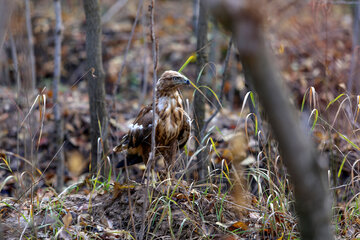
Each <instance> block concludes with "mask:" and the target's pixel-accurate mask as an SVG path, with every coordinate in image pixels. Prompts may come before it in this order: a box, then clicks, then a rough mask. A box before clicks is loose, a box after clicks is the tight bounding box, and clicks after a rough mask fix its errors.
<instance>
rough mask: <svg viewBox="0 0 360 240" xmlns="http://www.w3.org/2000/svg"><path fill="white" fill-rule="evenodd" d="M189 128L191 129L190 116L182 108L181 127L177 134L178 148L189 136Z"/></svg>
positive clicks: (183, 144)
mask: <svg viewBox="0 0 360 240" xmlns="http://www.w3.org/2000/svg"><path fill="white" fill-rule="evenodd" d="M190 130H191V118H190V117H189V115H188V114H187V113H186V112H185V110H183V122H182V128H181V130H180V133H179V136H178V145H179V148H180V149H181V148H183V147H184V146H185V145H186V143H187V141H188V139H189V136H190Z"/></svg>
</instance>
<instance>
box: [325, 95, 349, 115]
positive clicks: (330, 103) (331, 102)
mask: <svg viewBox="0 0 360 240" xmlns="http://www.w3.org/2000/svg"><path fill="white" fill-rule="evenodd" d="M344 95H345V94H344V93H342V94H340V95H339V96H337V97H336V98H334V99H333V100H331V101H330V102H329V104H328V105H327V106H326V108H325V111H326V110H327V109H328V108H329V107H330V106H331V105H332V104H333V103H334V102H336V101H337V100H338V99H339V98H341V97H342V96H344Z"/></svg>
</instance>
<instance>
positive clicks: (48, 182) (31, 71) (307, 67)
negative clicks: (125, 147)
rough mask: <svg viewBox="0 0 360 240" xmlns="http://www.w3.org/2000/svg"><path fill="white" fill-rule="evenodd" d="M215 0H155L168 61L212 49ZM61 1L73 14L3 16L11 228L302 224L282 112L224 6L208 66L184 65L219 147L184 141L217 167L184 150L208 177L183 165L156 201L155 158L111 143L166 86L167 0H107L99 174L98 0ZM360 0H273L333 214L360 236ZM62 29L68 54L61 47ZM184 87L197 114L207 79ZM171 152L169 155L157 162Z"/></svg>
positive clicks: (248, 228) (71, 232)
mask: <svg viewBox="0 0 360 240" xmlns="http://www.w3.org/2000/svg"><path fill="white" fill-rule="evenodd" d="M200 1H202V0H192V1H190V0H188V1H175V0H157V1H155V2H156V4H155V7H154V8H153V11H154V23H155V24H154V25H153V31H154V34H155V36H156V51H157V54H158V64H157V65H158V66H157V75H158V76H160V75H161V74H162V73H163V72H164V71H166V70H169V69H172V70H176V71H177V70H179V69H180V68H181V66H183V64H184V63H185V62H186V61H187V60H188V58H189V57H190V56H196V53H199V49H198V48H197V42H198V41H199V39H198V38H199V34H198V33H199V32H198V21H199V10H200V6H201V4H199V2H200ZM0 2H1V1H0ZM55 2H57V1H55ZM58 2H61V17H62V23H61V28H60V29H59V28H57V27H56V11H55V7H54V6H55V5H54V1H49V0H25V1H13V2H11V3H9V2H8V3H7V7H5V8H3V7H1V9H0V12H1V13H2V15H3V16H4V17H1V18H0V19H1V21H2V22H0V24H4V26H7V28H6V27H4V29H7V31H5V33H3V34H0V43H1V41H2V40H3V46H2V48H1V49H0V154H1V155H0V157H1V161H0V219H1V222H2V223H3V224H2V225H1V224H0V231H1V228H2V230H3V231H4V233H5V234H7V235H4V236H7V237H13V238H14V239H17V238H19V236H28V237H29V238H31V237H34V236H36V237H39V238H41V237H49V236H54V235H57V236H58V237H61V238H64V239H72V238H76V237H84V238H86V237H88V238H99V239H116V238H123V239H132V238H135V239H137V238H139V239H140V238H142V237H144V236H146V238H152V237H154V238H157V237H160V236H166V237H168V238H169V239H174V238H176V239H181V236H186V238H188V239H190V238H194V239H197V238H199V239H202V238H205V239H207V238H211V239H214V238H215V239H216V238H217V237H219V238H220V237H223V238H220V239H240V238H241V237H242V238H245V239H248V238H251V237H253V238H254V239H297V238H299V236H300V235H299V229H298V225H297V223H296V221H297V219H296V217H295V216H296V214H295V211H294V195H293V192H292V190H293V189H292V186H291V183H290V182H289V176H288V172H287V169H286V167H285V166H284V165H283V161H282V159H281V157H280V154H279V150H278V144H277V142H276V141H275V139H274V136H273V135H272V133H271V129H270V126H269V125H268V123H267V116H266V114H264V112H263V108H262V107H261V105H260V103H259V100H258V97H257V95H256V93H255V92H254V89H253V87H252V86H251V81H250V82H249V80H248V79H247V78H248V77H247V72H246V69H244V67H243V65H242V63H241V61H240V56H239V53H238V50H237V48H236V45H234V43H233V41H232V37H231V33H230V32H228V31H227V30H225V29H224V28H223V27H222V26H221V25H219V24H218V23H217V22H216V20H215V19H214V17H212V16H211V15H210V14H209V16H208V18H207V19H206V22H207V28H208V29H207V33H206V36H205V39H206V44H205V45H204V47H203V48H202V49H201V50H204V52H205V54H206V60H205V62H204V64H203V65H202V69H203V71H201V73H200V74H199V71H198V68H197V65H196V64H197V63H196V61H197V60H199V59H196V57H194V58H193V59H192V61H191V62H190V63H189V64H188V65H187V66H186V67H185V68H184V70H182V73H183V74H184V75H186V76H187V77H188V78H189V79H190V80H191V81H192V82H193V83H195V84H196V85H197V86H200V85H201V86H202V87H200V90H201V91H202V92H203V95H204V96H201V98H203V100H204V102H205V125H206V127H205V130H204V132H203V137H204V138H203V139H202V142H201V144H200V145H201V147H204V148H203V149H201V148H200V147H199V146H198V145H199V144H196V141H197V139H196V138H195V137H194V135H195V133H194V132H192V134H191V138H190V141H189V142H188V144H187V148H186V151H185V153H183V154H182V155H181V156H183V157H184V159H185V160H187V161H189V159H190V160H192V159H193V158H194V159H196V158H199V156H202V158H204V159H206V162H207V163H208V164H206V165H205V166H206V168H203V169H205V171H206V173H205V175H206V176H205V179H204V178H203V177H202V175H201V174H199V173H198V172H196V171H195V172H193V170H196V169H197V165H196V164H199V162H197V161H192V162H191V164H189V165H186V161H185V160H184V161H185V164H183V165H181V166H180V170H179V171H178V172H177V173H178V176H180V175H182V174H185V175H186V177H187V180H189V181H190V182H192V183H193V185H192V184H190V182H187V183H186V182H185V181H184V182H182V181H183V180H184V179H181V181H180V180H179V181H178V182H177V183H175V184H174V185H175V186H174V185H172V186H167V185H166V184H162V183H161V182H160V183H159V182H157V183H152V186H153V187H154V188H153V190H152V192H151V193H152V194H151V197H153V198H154V199H156V200H150V202H149V206H148V207H149V208H148V209H147V210H146V211H148V212H147V213H145V211H143V208H142V206H143V204H144V202H146V201H145V199H146V197H144V196H146V194H149V190H148V188H145V187H144V186H143V185H141V184H140V182H141V181H142V177H143V174H144V170H145V166H144V165H143V164H142V165H139V166H134V167H130V168H129V169H126V171H125V170H124V169H116V168H115V167H114V166H115V165H116V163H117V162H118V161H119V159H121V156H120V155H115V154H113V153H112V151H111V149H112V148H113V147H114V146H115V145H116V144H118V143H119V142H120V139H121V137H122V136H123V135H124V134H126V133H127V131H128V130H129V126H130V124H131V123H132V122H133V120H134V118H135V117H136V115H137V114H138V112H139V110H140V108H141V107H142V106H144V105H146V104H150V103H151V102H152V90H153V89H152V86H153V82H152V81H153V71H154V70H153V69H154V61H153V50H152V40H151V29H150V27H151V26H152V24H151V11H150V7H149V5H150V4H151V2H152V1H148V0H144V1H143V0H102V1H100V15H101V27H102V32H101V34H102V35H101V43H102V47H101V49H102V64H103V68H104V74H105V75H104V82H105V85H104V86H105V106H106V111H107V117H108V127H107V132H108V133H107V139H106V140H107V145H108V146H106V147H104V149H105V150H106V151H104V152H102V154H104V155H105V156H106V157H105V158H104V157H103V158H102V160H103V161H104V162H106V163H105V165H106V164H108V165H107V166H108V169H107V172H108V173H109V171H110V174H109V177H108V179H102V180H100V179H98V176H96V174H95V176H90V175H89V172H90V171H91V169H90V168H89V167H90V163H93V162H92V161H91V139H90V128H91V127H90V126H91V122H90V114H89V111H90V110H89V100H91V99H89V94H88V84H87V79H88V77H89V76H90V77H91V76H92V75H93V76H94V75H95V77H96V74H94V70H93V69H91V68H88V66H87V63H86V57H87V53H86V44H85V43H86V30H85V28H86V26H85V25H86V24H85V13H84V6H83V2H82V1H58ZM359 4H360V2H358V1H341V0H334V1H322V0H311V1H308V2H306V3H301V2H300V1H285V0H276V1H264V3H263V6H261V7H260V6H259V9H260V12H261V14H263V18H264V19H265V20H264V29H265V30H264V31H265V36H266V39H267V42H266V44H267V45H268V46H269V48H270V49H271V50H272V52H273V55H274V59H273V62H274V63H275V65H276V66H277V67H278V69H279V72H280V73H281V76H282V78H283V79H284V80H285V81H284V83H285V85H286V87H287V88H288V89H289V92H290V96H291V99H290V101H291V102H292V104H293V106H294V107H295V108H296V109H297V113H298V115H297V117H298V118H299V119H301V124H302V125H303V126H305V127H306V129H307V134H308V135H311V138H312V139H313V140H314V143H315V144H316V147H317V149H318V151H319V152H320V153H321V154H322V155H323V156H326V159H328V165H329V167H328V168H327V169H328V171H327V184H328V186H327V187H328V188H329V190H330V196H331V199H332V200H333V204H332V216H333V217H332V225H333V226H334V227H333V230H334V232H335V233H336V235H337V236H338V238H339V239H357V238H360V209H359V203H360V198H359V190H360V185H359V171H360V164H359V159H360V157H359V153H360V142H359V139H360V138H359V131H358V129H359V121H360V120H359V112H360V95H359V91H360V71H359V69H360V68H359V63H360V62H359V48H358V45H359V43H360V5H359ZM4 6H5V5H4ZM7 10H9V11H7ZM11 10H12V11H11ZM7 12H8V13H7ZM11 12H12V14H11ZM6 15H9V16H8V17H7V16H6ZM59 31H60V32H61V48H59V49H60V55H61V61H60V65H59V62H58V63H56V61H57V60H56V59H57V58H56V46H57V44H56V41H57V40H56V39H57V33H59ZM0 33H1V32H0ZM2 35H3V36H2ZM1 38H3V39H1ZM0 46H1V45H0ZM55 69H59V70H58V71H57V70H55ZM56 75H58V80H57V81H58V83H57V84H56V83H55V84H54V82H55V80H54V79H56ZM54 76H55V77H54ZM200 79H201V80H200ZM200 83H201V84H200ZM54 86H57V87H55V88H54ZM204 86H206V87H204ZM181 91H182V94H183V96H184V99H188V108H187V111H188V113H189V114H190V116H191V118H193V114H192V112H193V109H194V107H195V108H196V106H195V105H196V103H195V102H194V101H193V100H194V95H195V89H194V88H193V87H188V88H183V89H181ZM54 95H56V98H54ZM205 98H206V100H205ZM54 99H55V100H54ZM218 101H221V105H222V107H221V106H220V105H219V103H218ZM57 107H59V108H58V110H56V108H57ZM56 111H59V115H58V116H56ZM57 120H59V123H57ZM194 124H196V123H193V125H194ZM59 129H60V131H59ZM58 134H59V135H60V136H61V141H59V137H58ZM101 141H105V140H103V139H102V140H101ZM100 145H101V144H100ZM109 149H110V150H109ZM199 149H201V150H203V152H205V156H204V155H201V153H200V152H201V150H199ZM204 149H207V150H208V151H205V150H204ZM184 155H185V156H184ZM192 157H193V158H192ZM60 158H63V159H64V163H65V166H64V167H63V168H61V167H60V165H59V164H62V162H61V161H60V160H59V159H60ZM91 167H94V166H91ZM161 167H162V163H161V162H160V163H158V164H157V166H156V168H161ZM59 169H60V172H59ZM89 169H90V170H89ZM57 171H58V172H57ZM60 175H61V176H63V177H64V179H61V178H59V176H60ZM105 175H106V174H105ZM129 179H130V180H129ZM233 179H236V180H237V181H238V182H236V180H233ZM59 181H60V182H61V184H60V187H59ZM136 182H138V183H136ZM235 183H236V184H235ZM157 184H158V185H157ZM150 185H151V184H150ZM170 185H171V184H170ZM236 185H241V186H243V187H240V188H238V187H236ZM55 189H56V190H55ZM29 191H30V192H29ZM60 193H61V194H60ZM144 194H145V195H144ZM149 198H150V197H149ZM35 199H37V200H35ZM116 199H117V200H116ZM150 199H151V198H150ZM129 202H130V203H129ZM194 202H196V204H194ZM175 203H176V204H175ZM232 203H234V204H232ZM110 205H111V206H110ZM144 206H145V205H144ZM239 206H241V207H243V208H241V207H239ZM244 206H245V207H244ZM91 207H93V210H92V211H91V210H89V209H91ZM234 208H236V209H235V210H234ZM239 209H240V210H239ZM45 216H50V217H45ZM144 216H146V217H144ZM143 219H146V221H147V222H146V224H147V225H146V226H147V227H148V228H146V229H145V230H144V229H143V228H142V227H141V224H139V223H140V222H141V221H143V222H142V224H143V225H144V224H145V222H144V221H145V220H143ZM30 223H32V224H30ZM18 226H20V228H19V227H18ZM34 226H37V227H39V228H36V227H34ZM89 226H91V227H89ZM64 229H65V230H66V231H64ZM150 229H151V230H150ZM149 232H152V234H153V235H151V234H150V235H149ZM139 235H140V236H141V237H139ZM225 237H226V238H225ZM144 238H145V237H144ZM0 239H2V238H1V236H0ZM3 239H8V238H3Z"/></svg>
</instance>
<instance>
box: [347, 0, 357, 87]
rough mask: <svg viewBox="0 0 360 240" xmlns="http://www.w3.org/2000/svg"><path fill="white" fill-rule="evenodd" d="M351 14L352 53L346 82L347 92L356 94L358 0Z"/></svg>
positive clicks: (352, 7)
mask: <svg viewBox="0 0 360 240" xmlns="http://www.w3.org/2000/svg"><path fill="white" fill-rule="evenodd" d="M351 10H352V16H353V26H352V55H351V62H350V72H349V78H348V84H347V90H348V92H349V94H356V93H358V92H359V89H360V86H359V85H360V83H359V80H358V79H359V49H358V46H359V44H360V0H357V2H356V4H354V5H353V6H351Z"/></svg>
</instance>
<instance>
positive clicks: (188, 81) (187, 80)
mask: <svg viewBox="0 0 360 240" xmlns="http://www.w3.org/2000/svg"><path fill="white" fill-rule="evenodd" d="M184 80H185V85H190V80H189V79H187V78H186V77H185V78H184Z"/></svg>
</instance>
